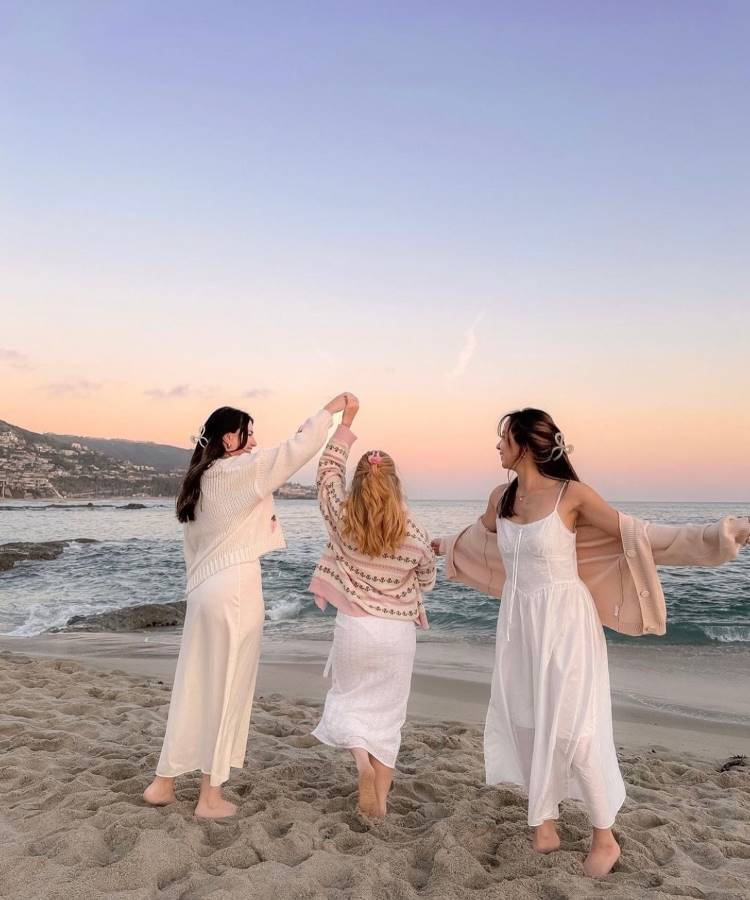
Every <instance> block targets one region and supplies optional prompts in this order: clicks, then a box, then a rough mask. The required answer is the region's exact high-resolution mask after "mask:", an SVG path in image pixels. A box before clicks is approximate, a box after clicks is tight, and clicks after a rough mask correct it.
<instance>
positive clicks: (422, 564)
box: [417, 543, 437, 594]
mask: <svg viewBox="0 0 750 900" xmlns="http://www.w3.org/2000/svg"><path fill="white" fill-rule="evenodd" d="M436 577H437V565H436V563H435V554H434V553H433V552H432V547H430V545H429V543H428V544H427V546H426V547H425V550H424V555H423V556H422V559H421V560H420V561H419V565H418V566H417V581H418V582H419V587H420V590H421V591H422V593H423V594H426V593H427V592H428V591H431V590H432V589H433V588H434V587H435V579H436Z"/></svg>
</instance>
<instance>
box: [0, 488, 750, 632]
mask: <svg viewBox="0 0 750 900" xmlns="http://www.w3.org/2000/svg"><path fill="white" fill-rule="evenodd" d="M134 499H135V500H137V502H138V503H142V504H144V506H145V508H143V509H124V508H122V507H123V506H124V505H125V504H127V503H128V502H132V501H133V500H134ZM410 505H411V509H412V512H413V514H414V516H415V517H416V518H417V519H418V520H419V521H421V522H422V524H423V525H424V526H425V527H426V528H427V530H428V531H429V533H430V534H431V535H433V536H437V535H441V534H450V533H452V532H455V531H458V530H459V529H460V528H462V527H464V526H465V525H467V524H469V523H471V522H472V521H474V520H475V519H476V517H477V516H478V515H479V514H480V513H481V512H482V511H483V509H484V503H483V502H480V501H412V502H411V504H410ZM616 506H617V507H618V508H619V509H622V510H623V511H624V512H627V513H629V514H631V515H636V516H639V517H641V518H644V519H647V520H650V521H654V522H671V523H678V522H710V521H713V520H715V519H717V518H719V517H720V516H723V515H728V514H743V515H746V514H748V512H750V510H749V509H748V504H746V503H744V504H739V503H738V504H726V503H630V502H629V503H617V504H616ZM277 512H278V515H279V518H280V519H281V521H282V524H283V526H284V530H285V532H286V537H287V543H288V544H289V547H288V549H287V550H285V551H282V552H278V553H272V554H269V555H268V556H266V557H264V558H263V561H262V566H263V585H264V593H265V599H266V634H267V635H268V636H269V637H275V638H280V639H283V638H284V637H289V638H295V639H300V638H302V639H311V640H321V639H329V638H330V636H331V631H332V626H333V617H334V615H335V611H333V610H331V609H330V608H329V609H328V610H327V611H326V613H325V614H323V613H321V612H320V611H319V610H318V609H317V608H316V607H315V605H314V603H313V601H312V597H311V595H310V594H308V593H307V591H306V588H307V584H308V582H309V579H310V574H311V572H312V570H313V567H314V565H315V562H316V561H317V558H318V555H319V553H320V550H321V548H322V546H323V545H324V541H325V536H324V534H325V533H324V529H323V525H322V522H321V519H320V514H319V512H318V507H317V504H316V503H315V502H314V501H310V500H281V501H278V503H277ZM73 538H94V539H95V540H96V541H97V543H92V544H71V545H69V546H68V547H66V549H65V551H64V552H63V554H62V555H61V556H60V557H58V558H57V559H54V560H49V561H27V562H22V563H20V564H16V566H15V568H13V569H11V570H9V571H6V572H0V633H5V634H8V635H15V636H20V637H22V636H26V635H36V634H40V633H42V632H44V631H46V630H47V629H48V628H51V627H55V626H61V625H64V624H65V623H66V622H67V620H68V619H69V618H70V617H71V616H73V615H90V614H95V613H102V612H107V611H110V610H113V609H119V608H124V607H131V606H139V605H141V604H144V603H166V602H169V601H173V600H181V599H182V598H183V596H184V588H185V573H184V564H183V559H182V545H181V526H180V525H179V523H178V522H177V520H176V518H175V516H174V502H173V500H171V499H155V500H141V499H139V498H126V499H123V500H111V499H108V500H106V501H98V502H95V503H93V504H92V505H90V506H87V505H82V504H81V502H80V501H78V502H76V503H64V502H63V503H60V504H51V503H50V502H49V501H38V502H35V501H20V500H19V501H9V500H5V501H0V544H3V543H8V542H11V541H53V540H70V539H73ZM660 571H661V575H662V579H663V584H664V589H665V594H666V598H667V606H668V615H669V618H668V632H667V635H666V636H665V637H662V638H639V640H640V641H642V642H644V643H646V642H651V643H656V642H668V643H673V644H701V645H704V646H706V645H713V646H715V647H717V648H719V647H722V646H726V645H729V644H735V645H736V644H739V643H747V642H750V552H748V551H742V552H741V553H740V556H739V558H738V559H737V560H736V561H735V562H733V563H730V564H728V565H725V566H722V567H721V568H717V569H711V568H706V569H700V568H685V569H676V568H662V569H661V570H660ZM441 576H442V561H441V562H440V572H439V574H438V584H437V586H436V588H435V590H434V591H433V592H432V593H431V594H430V595H429V596H428V597H427V599H426V603H427V608H428V615H429V619H430V630H429V631H427V632H418V635H419V639H420V640H428V641H478V642H491V641H493V640H494V635H495V624H496V621H497V614H498V609H499V604H498V602H497V601H496V600H493V599H491V598H488V597H484V596H482V595H481V594H479V593H477V592H476V591H473V590H471V589H469V588H465V587H463V586H462V585H455V584H450V583H448V582H446V581H445V580H444V579H443V578H442V577H441ZM607 638H608V640H610V641H626V640H632V638H625V637H621V636H619V635H615V634H612V633H611V632H607Z"/></svg>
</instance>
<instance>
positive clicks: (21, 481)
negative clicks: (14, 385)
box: [0, 420, 317, 503]
mask: <svg viewBox="0 0 750 900" xmlns="http://www.w3.org/2000/svg"><path fill="white" fill-rule="evenodd" d="M191 453H192V451H191V450H186V449H184V448H182V447H172V446H169V445H167V444H154V443H151V442H147V441H124V440H117V439H106V438H86V437H78V436H74V435H56V434H39V433H38V432H34V431H27V430H26V429H24V428H20V427H18V426H17V425H11V424H10V423H9V422H4V421H1V420H0V503H1V502H2V501H3V500H62V501H64V500H100V499H114V498H116V497H123V498H131V497H142V498H148V499H155V498H158V497H169V498H173V497H176V496H177V493H178V491H179V489H180V485H181V483H182V479H183V477H184V475H185V471H186V469H187V466H188V463H189V460H190V456H191ZM275 496H276V497H278V498H279V499H282V500H314V499H315V497H316V496H317V494H316V491H315V488H314V487H312V486H310V485H303V484H297V483H296V482H289V483H288V484H285V485H283V486H282V487H281V488H280V489H279V490H278V491H277V492H276V494H275Z"/></svg>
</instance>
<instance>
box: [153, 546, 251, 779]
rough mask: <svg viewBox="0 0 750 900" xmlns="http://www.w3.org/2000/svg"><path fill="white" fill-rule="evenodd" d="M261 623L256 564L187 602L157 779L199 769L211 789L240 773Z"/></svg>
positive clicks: (214, 579)
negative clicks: (234, 772)
mask: <svg viewBox="0 0 750 900" xmlns="http://www.w3.org/2000/svg"><path fill="white" fill-rule="evenodd" d="M264 618H265V607H264V603H263V586H262V584H261V570H260V561H259V560H257V559H256V560H253V561H252V562H246V563H239V564H238V565H234V566H228V567H227V568H225V569H221V570H219V571H218V572H216V573H214V574H213V575H211V576H209V577H208V578H207V579H206V580H205V581H203V582H201V584H199V585H198V586H197V587H196V588H194V589H193V590H192V591H190V593H189V594H188V595H187V608H186V613H185V624H184V627H183V630H182V640H181V641H180V654H179V656H178V658H177V668H176V670H175V675H174V684H173V686H172V696H171V699H170V704H169V715H168V718H167V727H166V733H165V735H164V743H163V745H162V749H161V755H160V756H159V762H158V765H157V767H156V774H157V775H162V776H166V777H169V778H174V777H176V776H177V775H182V774H183V773H185V772H191V771H193V770H195V769H199V770H200V771H201V772H203V773H204V774H205V775H210V783H211V785H212V786H214V787H216V786H218V785H221V784H223V783H224V782H225V781H226V780H227V779H228V778H229V771H230V768H241V767H242V766H243V765H244V763H245V753H246V750H247V738H248V733H249V731H250V714H251V712H252V708H253V697H254V694H255V679H256V676H257V674H258V662H259V660H260V647H261V638H262V635H263V621H264Z"/></svg>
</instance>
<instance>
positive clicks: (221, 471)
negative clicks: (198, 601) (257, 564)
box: [183, 409, 331, 592]
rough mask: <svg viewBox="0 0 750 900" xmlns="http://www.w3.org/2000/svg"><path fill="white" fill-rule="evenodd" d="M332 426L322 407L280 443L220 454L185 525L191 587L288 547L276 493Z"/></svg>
mask: <svg viewBox="0 0 750 900" xmlns="http://www.w3.org/2000/svg"><path fill="white" fill-rule="evenodd" d="M330 425H331V414H330V413H329V412H328V411H327V410H325V409H322V410H320V412H318V413H316V414H315V415H314V416H312V417H311V418H309V419H308V420H307V421H306V422H305V424H304V425H303V426H302V427H301V428H300V430H299V431H298V432H297V434H295V435H294V437H292V438H290V439H289V440H288V441H285V442H284V443H283V444H280V445H279V446H278V447H273V448H272V449H269V450H257V451H256V452H254V453H243V454H241V455H240V456H229V457H226V458H224V459H218V460H216V462H215V463H214V464H213V465H212V466H211V467H210V468H209V469H207V470H206V471H205V472H204V473H203V477H202V478H201V495H200V499H199V500H198V503H197V505H196V507H195V521H193V522H186V523H185V524H184V525H183V538H184V549H185V565H186V567H187V591H188V592H190V591H192V590H193V589H194V588H195V587H197V586H198V585H199V584H200V583H201V582H202V581H205V579H206V578H208V577H209V576H210V575H213V574H214V573H215V572H218V571H220V570H221V569H225V568H227V567H228V566H234V565H237V563H242V562H251V561H252V560H255V559H258V557H259V556H261V555H262V554H264V553H268V552H269V551H271V550H281V549H283V548H284V547H286V542H285V540H284V533H283V531H282V529H281V525H280V524H279V522H278V520H277V519H276V513H275V511H274V504H273V492H274V491H275V490H276V489H277V488H279V487H281V485H282V484H284V482H285V481H287V480H288V479H289V478H290V477H291V476H292V475H294V473H295V472H296V471H298V470H299V469H301V468H302V466H304V465H305V463H306V462H309V461H310V460H311V459H312V458H313V456H315V454H316V453H317V452H318V450H320V448H321V447H322V446H323V444H324V442H325V439H326V436H327V434H328V429H329V427H330Z"/></svg>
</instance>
